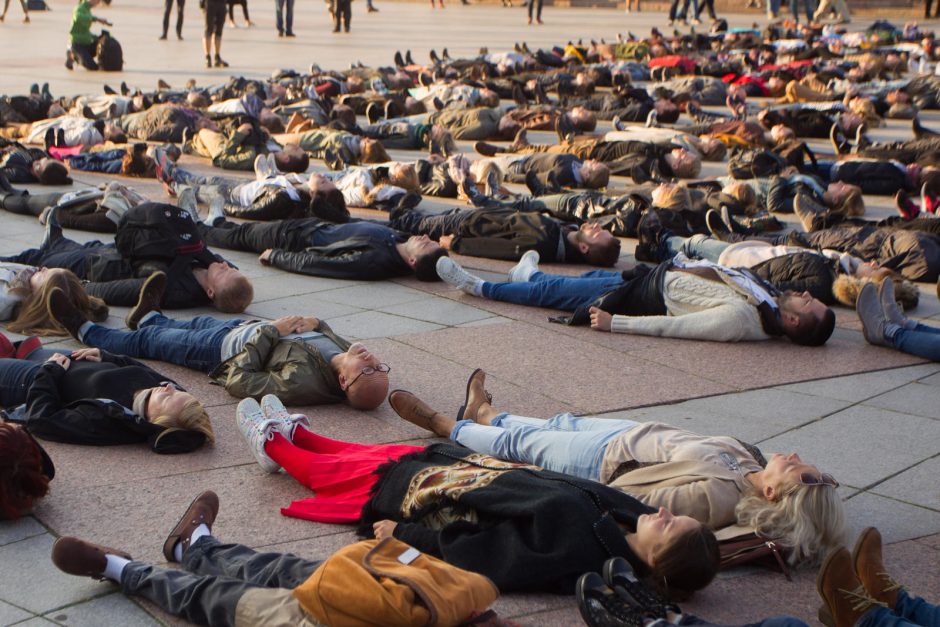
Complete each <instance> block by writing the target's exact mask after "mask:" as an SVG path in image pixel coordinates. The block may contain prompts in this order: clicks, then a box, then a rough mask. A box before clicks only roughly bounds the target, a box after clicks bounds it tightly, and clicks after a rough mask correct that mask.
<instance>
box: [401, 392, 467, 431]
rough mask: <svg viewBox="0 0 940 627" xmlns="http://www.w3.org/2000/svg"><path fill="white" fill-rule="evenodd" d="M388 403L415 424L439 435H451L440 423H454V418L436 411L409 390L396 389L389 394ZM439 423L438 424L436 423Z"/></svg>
mask: <svg viewBox="0 0 940 627" xmlns="http://www.w3.org/2000/svg"><path fill="white" fill-rule="evenodd" d="M388 404H389V405H391V406H392V409H394V410H395V413H396V414H398V415H399V416H401V417H402V418H404V419H405V420H407V421H408V422H410V423H411V424H413V425H417V426H419V427H421V428H422V429H427V430H428V431H431V432H433V433H435V434H437V435H439V436H442V437H447V436H449V435H450V430H449V429H448V430H447V432H446V433H444V431H445V429H444V428H443V426H442V425H440V424H439V422H440V421H442V420H443V421H449V422H450V423H451V424H453V420H452V419H449V418H447V417H446V416H444V415H443V414H441V413H439V412H436V411H434V410H433V409H431V406H430V405H428V404H427V403H425V402H424V401H422V400H421V399H420V398H418V397H417V396H415V395H414V394H412V393H411V392H407V391H405V390H395V391H394V392H392V393H391V394H389V395H388ZM436 423H437V424H436Z"/></svg>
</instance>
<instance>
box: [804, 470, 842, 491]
mask: <svg viewBox="0 0 940 627" xmlns="http://www.w3.org/2000/svg"><path fill="white" fill-rule="evenodd" d="M800 483H801V484H802V485H827V486H829V487H831V488H838V487H839V482H838V481H836V479H835V477H833V476H832V475H830V474H828V473H825V472H824V473H822V474H821V475H819V476H818V477H817V476H816V475H814V474H813V473H811V472H801V473H800Z"/></svg>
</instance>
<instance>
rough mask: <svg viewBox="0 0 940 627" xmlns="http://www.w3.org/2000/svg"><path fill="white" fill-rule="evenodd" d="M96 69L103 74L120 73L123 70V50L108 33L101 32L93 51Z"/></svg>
mask: <svg viewBox="0 0 940 627" xmlns="http://www.w3.org/2000/svg"><path fill="white" fill-rule="evenodd" d="M95 60H96V61H97V62H98V67H99V68H100V69H102V70H104V71H105V72H120V71H121V70H123V69H124V50H123V49H122V48H121V44H120V43H119V42H118V40H117V39H115V38H114V37H112V36H111V33H109V32H108V31H106V30H105V31H101V36H100V37H98V44H97V46H96V50H95Z"/></svg>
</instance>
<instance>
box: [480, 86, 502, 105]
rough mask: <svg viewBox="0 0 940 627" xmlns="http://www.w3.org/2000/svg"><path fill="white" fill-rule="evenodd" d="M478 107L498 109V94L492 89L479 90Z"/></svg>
mask: <svg viewBox="0 0 940 627" xmlns="http://www.w3.org/2000/svg"><path fill="white" fill-rule="evenodd" d="M480 106H481V107H498V106H499V94H497V93H496V92H495V91H493V90H492V89H487V88H483V89H481V90H480Z"/></svg>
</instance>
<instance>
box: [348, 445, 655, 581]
mask: <svg viewBox="0 0 940 627" xmlns="http://www.w3.org/2000/svg"><path fill="white" fill-rule="evenodd" d="M474 466H477V467H479V469H477V468H473V467H474ZM519 466H520V465H514V464H510V463H509V462H502V461H500V460H497V459H495V458H492V457H489V456H486V455H480V454H475V453H473V452H472V451H471V450H469V449H467V448H464V447H462V446H459V445H454V444H434V445H431V446H429V447H428V448H427V449H425V450H424V451H421V452H419V453H415V454H412V455H408V456H405V457H403V458H401V459H400V460H398V461H397V462H392V463H390V464H386V465H385V466H383V467H382V468H380V469H379V470H378V472H379V473H380V474H381V478H380V479H379V482H378V483H377V484H376V486H375V489H374V492H373V495H372V498H371V499H370V500H369V502H368V503H367V504H366V506H365V507H364V508H363V512H362V519H361V520H362V526H361V528H360V529H361V531H362V532H364V533H365V534H366V535H370V532H371V529H372V523H374V522H376V521H379V520H383V519H389V520H394V521H397V522H398V525H397V526H396V528H395V534H394V535H395V537H396V538H398V539H399V540H401V541H402V542H406V543H408V544H410V545H411V546H413V547H415V548H416V549H418V550H420V551H424V552H425V553H428V554H431V555H434V556H437V557H440V558H442V559H444V560H445V561H446V562H448V563H450V564H453V565H454V566H459V567H460V568H464V569H466V570H471V571H474V572H477V573H481V574H483V575H486V576H487V577H489V578H490V579H492V580H493V583H495V584H496V586H497V587H498V588H499V589H500V590H502V591H503V592H509V591H512V590H541V591H548V592H558V593H562V594H572V593H573V592H574V584H575V582H576V580H577V579H578V577H580V576H581V574H583V573H585V572H587V571H600V569H601V567H602V566H603V564H604V562H605V561H606V560H607V559H609V558H611V557H614V556H622V557H625V558H627V559H629V560H630V561H631V562H632V563H633V566H634V568H635V569H636V570H637V571H638V572H640V573H641V574H642V573H643V572H644V571H645V570H646V566H645V564H643V562H641V561H640V560H639V559H637V557H636V556H635V555H633V553H632V552H631V550H630V548H629V546H628V545H627V541H626V538H625V536H624V533H625V532H624V529H622V528H621V525H623V527H624V528H626V529H627V530H629V531H635V530H636V524H637V519H638V518H639V517H640V515H642V514H650V513H654V512H655V511H656V510H654V509H653V508H651V507H648V506H646V505H644V504H642V503H641V502H640V501H638V500H636V499H635V498H633V497H631V496H628V495H626V494H624V493H623V492H621V491H619V490H615V489H613V488H610V487H608V486H605V485H602V484H599V483H595V482H593V481H589V480H586V479H577V478H574V477H569V476H567V475H562V474H558V473H554V472H550V471H547V470H541V469H538V468H535V467H533V466H528V467H525V468H520V467H519ZM432 467H440V468H441V470H444V469H449V470H455V469H457V468H460V467H469V468H470V469H471V471H472V475H470V476H472V481H470V480H468V481H466V482H464V483H461V484H460V485H454V486H448V485H446V484H445V485H441V486H437V488H436V489H435V490H434V492H435V496H434V502H433V503H430V504H429V505H428V506H427V507H424V508H422V509H419V510H417V511H415V512H413V513H411V514H409V515H403V514H402V508H403V504H404V505H407V504H408V503H410V500H409V501H407V502H406V503H403V501H406V499H409V497H410V496H411V495H413V493H411V492H409V488H411V487H412V483H413V482H414V481H415V480H416V476H417V475H418V473H419V472H422V471H427V470H428V469H430V468H432ZM448 467H450V468H448ZM486 468H493V469H495V470H493V471H492V474H491V473H488V472H487V471H486V470H485V469H486ZM494 474H495V478H494ZM467 477H468V474H463V475H462V476H461V478H467ZM469 511H472V512H473V513H475V518H474V521H473V522H470V521H468V520H456V521H451V522H447V523H445V524H444V526H443V527H442V528H438V529H432V528H430V527H428V526H426V525H425V524H423V523H424V521H428V523H430V521H431V520H432V516H433V515H435V514H437V515H442V516H445V517H447V513H451V514H459V513H464V514H466V513H467V512H469ZM471 518H473V517H471ZM448 520H452V519H451V518H448ZM618 523H619V524H618Z"/></svg>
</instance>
